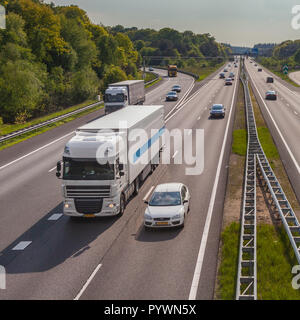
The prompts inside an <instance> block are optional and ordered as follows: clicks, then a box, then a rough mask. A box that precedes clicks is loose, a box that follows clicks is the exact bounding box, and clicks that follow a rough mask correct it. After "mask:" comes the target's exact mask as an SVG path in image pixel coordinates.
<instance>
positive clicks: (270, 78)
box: [266, 77, 274, 83]
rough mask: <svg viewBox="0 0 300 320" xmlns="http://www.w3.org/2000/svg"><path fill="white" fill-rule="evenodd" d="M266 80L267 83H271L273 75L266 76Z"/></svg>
mask: <svg viewBox="0 0 300 320" xmlns="http://www.w3.org/2000/svg"><path fill="white" fill-rule="evenodd" d="M266 82H267V83H273V82H274V78H273V77H267V80H266Z"/></svg>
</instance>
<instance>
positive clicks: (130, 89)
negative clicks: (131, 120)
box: [104, 80, 145, 114]
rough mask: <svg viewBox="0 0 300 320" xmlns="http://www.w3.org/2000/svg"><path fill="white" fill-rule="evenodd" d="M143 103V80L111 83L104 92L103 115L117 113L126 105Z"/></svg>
mask: <svg viewBox="0 0 300 320" xmlns="http://www.w3.org/2000/svg"><path fill="white" fill-rule="evenodd" d="M144 102H145V82H144V80H126V81H121V82H116V83H112V84H110V85H109V86H108V88H107V89H106V90H105V95H104V108H105V114H108V113H111V112H114V111H117V110H119V109H122V108H124V107H126V106H128V105H137V104H143V103H144Z"/></svg>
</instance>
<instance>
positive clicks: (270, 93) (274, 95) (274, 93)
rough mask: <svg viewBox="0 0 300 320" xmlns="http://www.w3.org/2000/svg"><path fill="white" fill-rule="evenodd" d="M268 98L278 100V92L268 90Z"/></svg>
mask: <svg viewBox="0 0 300 320" xmlns="http://www.w3.org/2000/svg"><path fill="white" fill-rule="evenodd" d="M266 100H277V94H276V92H275V91H271V90H270V91H267V92H266Z"/></svg>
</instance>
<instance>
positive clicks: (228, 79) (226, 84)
mask: <svg viewBox="0 0 300 320" xmlns="http://www.w3.org/2000/svg"><path fill="white" fill-rule="evenodd" d="M225 86H232V79H231V78H227V79H226V80H225Z"/></svg>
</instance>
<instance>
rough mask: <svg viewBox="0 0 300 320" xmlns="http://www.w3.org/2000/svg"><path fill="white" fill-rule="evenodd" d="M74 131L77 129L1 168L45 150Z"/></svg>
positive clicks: (0, 168) (1, 168)
mask: <svg viewBox="0 0 300 320" xmlns="http://www.w3.org/2000/svg"><path fill="white" fill-rule="evenodd" d="M74 132H75V131H72V132H69V133H68V134H65V135H64V136H62V137H60V138H58V139H56V140H54V141H52V142H50V143H47V144H45V145H44V146H42V147H40V148H38V149H36V150H33V151H31V152H29V153H27V154H25V155H24V156H22V157H20V158H18V159H16V160H13V161H11V162H9V163H7V164H5V165H4V166H2V167H0V170H3V169H5V168H7V167H8V166H10V165H12V164H14V163H16V162H18V161H20V160H23V159H24V158H27V157H29V156H31V155H32V154H34V153H37V152H38V151H41V150H43V149H45V148H47V147H49V146H51V145H52V144H54V143H56V142H58V141H60V140H62V139H64V138H66V137H67V136H69V135H71V134H73V133H74Z"/></svg>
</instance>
